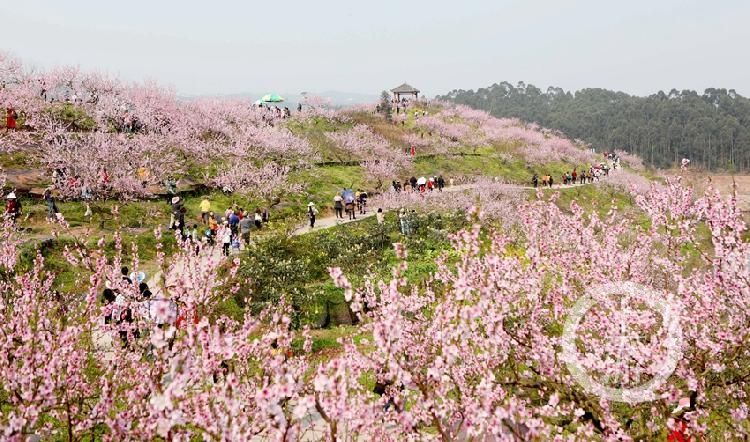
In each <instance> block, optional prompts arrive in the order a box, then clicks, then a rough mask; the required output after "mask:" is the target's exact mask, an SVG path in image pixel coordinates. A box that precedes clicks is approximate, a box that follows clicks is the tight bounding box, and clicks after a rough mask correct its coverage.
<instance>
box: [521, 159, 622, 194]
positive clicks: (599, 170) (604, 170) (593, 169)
mask: <svg viewBox="0 0 750 442" xmlns="http://www.w3.org/2000/svg"><path fill="white" fill-rule="evenodd" d="M618 166H619V159H618V160H617V161H613V162H612V166H611V168H612V169H613V170H615V169H617V167H618ZM609 171H610V165H609V163H607V162H603V163H599V164H595V165H592V166H589V167H588V170H586V169H584V170H583V171H581V172H578V168H573V171H572V172H571V171H568V172H565V173H563V174H562V177H561V180H560V183H561V185H573V184H587V183H589V184H590V183H593V182H594V181H599V178H600V177H604V176H609ZM554 181H555V180H554V178H553V177H552V175H549V174H547V175H543V176H542V177H541V179H540V177H539V175H537V174H536V173H535V174H534V176H533V177H531V184H533V185H534V187H535V188H536V187H539V185H540V184H541V185H542V187H549V188H552V185H553V184H554Z"/></svg>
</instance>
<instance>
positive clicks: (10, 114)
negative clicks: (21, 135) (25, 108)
mask: <svg viewBox="0 0 750 442" xmlns="http://www.w3.org/2000/svg"><path fill="white" fill-rule="evenodd" d="M5 115H6V117H5V130H6V131H9V130H16V120H18V114H17V113H16V111H15V109H13V108H12V107H9V108H7V109H6V110H5Z"/></svg>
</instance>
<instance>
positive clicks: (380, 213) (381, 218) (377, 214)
mask: <svg viewBox="0 0 750 442" xmlns="http://www.w3.org/2000/svg"><path fill="white" fill-rule="evenodd" d="M375 218H377V220H378V224H381V225H382V224H383V222H384V221H385V214H383V209H382V208H381V207H378V211H377V212H375Z"/></svg>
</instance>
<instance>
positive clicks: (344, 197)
mask: <svg viewBox="0 0 750 442" xmlns="http://www.w3.org/2000/svg"><path fill="white" fill-rule="evenodd" d="M367 197H368V195H367V192H365V191H364V190H361V189H360V190H357V192H354V190H352V189H348V188H345V189H343V190H342V191H341V192H339V193H337V194H336V196H334V197H333V210H334V212H335V213H336V219H337V220H338V219H344V213H346V215H347V217H348V218H349V219H350V220H355V219H357V214H356V213H357V212H359V214H360V215H366V214H367ZM310 227H313V226H312V225H311V226H310Z"/></svg>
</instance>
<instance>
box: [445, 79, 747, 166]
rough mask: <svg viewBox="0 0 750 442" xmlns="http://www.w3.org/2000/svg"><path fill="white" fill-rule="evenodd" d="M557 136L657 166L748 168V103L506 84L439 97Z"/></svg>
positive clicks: (714, 92) (720, 92)
mask: <svg viewBox="0 0 750 442" xmlns="http://www.w3.org/2000/svg"><path fill="white" fill-rule="evenodd" d="M440 98H442V99H445V100H450V101H453V102H456V103H460V104H465V105H469V106H472V107H475V108H478V109H484V110H487V111H489V112H490V113H492V115H495V116H498V117H514V118H520V119H522V120H525V121H530V122H537V123H538V124H540V125H542V126H545V127H549V128H553V129H557V130H561V131H563V132H565V133H566V134H568V135H569V136H571V137H574V138H579V139H583V140H585V141H586V142H589V143H591V144H592V145H593V146H594V147H596V148H597V149H600V150H612V149H622V150H625V151H628V152H632V153H636V154H638V155H640V156H641V157H642V158H644V159H645V160H646V161H647V162H648V163H649V164H651V165H653V166H655V167H673V166H676V165H677V164H678V162H679V161H680V159H681V158H690V159H691V160H692V164H693V165H694V166H695V165H698V166H700V167H705V168H707V169H714V170H747V169H750V99H748V98H745V97H743V96H741V95H739V94H737V93H736V92H735V91H734V90H733V89H730V90H727V89H713V88H712V89H706V90H705V92H704V93H703V94H699V93H697V92H695V91H692V90H683V91H678V90H675V89H673V90H672V91H670V92H669V93H664V92H662V91H660V92H659V93H657V94H654V95H650V96H648V97H638V96H633V95H628V94H626V93H623V92H615V91H610V90H606V89H583V90H580V91H577V92H574V93H573V92H570V91H565V90H563V89H561V88H558V87H550V88H548V89H547V90H546V91H543V90H541V89H539V88H538V87H536V86H534V85H531V84H524V83H523V82H520V83H518V84H517V85H516V86H513V85H512V84H510V83H508V82H502V83H500V84H493V85H492V86H490V87H488V88H481V89H478V90H476V91H474V90H468V91H467V90H454V91H452V92H450V93H448V94H446V95H445V96H443V97H440Z"/></svg>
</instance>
